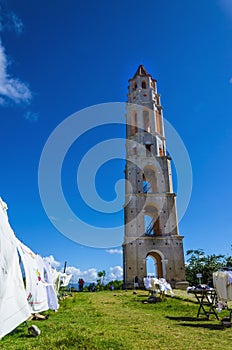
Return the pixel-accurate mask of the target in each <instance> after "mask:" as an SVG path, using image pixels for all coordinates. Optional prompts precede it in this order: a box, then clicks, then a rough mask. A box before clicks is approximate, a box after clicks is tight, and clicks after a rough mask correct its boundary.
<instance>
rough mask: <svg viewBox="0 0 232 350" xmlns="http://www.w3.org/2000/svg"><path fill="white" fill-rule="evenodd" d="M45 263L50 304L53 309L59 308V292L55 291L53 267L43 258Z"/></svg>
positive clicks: (45, 276)
mask: <svg viewBox="0 0 232 350" xmlns="http://www.w3.org/2000/svg"><path fill="white" fill-rule="evenodd" d="M43 263H44V278H45V281H46V283H47V286H46V291H47V297H48V306H49V309H51V310H57V309H58V308H59V304H58V298H57V293H56V292H55V289H54V286H53V280H52V269H51V265H50V264H49V262H48V261H46V260H44V259H43Z"/></svg>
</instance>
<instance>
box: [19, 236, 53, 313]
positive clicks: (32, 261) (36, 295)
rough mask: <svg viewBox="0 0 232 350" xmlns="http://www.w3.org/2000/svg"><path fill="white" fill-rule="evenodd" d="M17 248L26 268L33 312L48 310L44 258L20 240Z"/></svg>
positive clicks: (27, 287) (29, 301)
mask: <svg viewBox="0 0 232 350" xmlns="http://www.w3.org/2000/svg"><path fill="white" fill-rule="evenodd" d="M17 248H18V251H19V254H20V256H21V259H22V263H23V267H24V270H25V276H26V295H27V301H28V305H29V306H30V309H31V313H37V312H42V311H46V310H48V308H49V307H48V298H47V291H46V282H45V281H44V265H43V261H42V262H41V259H42V258H41V257H40V256H39V255H36V254H35V253H33V252H32V250H31V249H30V248H28V247H27V246H26V245H25V244H23V243H22V242H20V241H19V240H17Z"/></svg>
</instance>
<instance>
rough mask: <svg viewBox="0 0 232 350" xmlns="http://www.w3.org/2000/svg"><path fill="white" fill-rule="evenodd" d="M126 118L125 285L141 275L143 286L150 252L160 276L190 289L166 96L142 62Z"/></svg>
mask: <svg viewBox="0 0 232 350" xmlns="http://www.w3.org/2000/svg"><path fill="white" fill-rule="evenodd" d="M126 119H127V131H126V133H127V140H126V153H127V161H126V168H125V179H126V201H125V206H124V220H125V233H124V243H123V271H124V285H125V288H132V287H133V285H134V281H135V277H136V276H137V278H136V280H137V279H138V283H139V286H140V287H143V278H144V277H145V276H146V274H147V268H146V259H147V258H148V257H151V258H153V259H154V264H155V266H156V275H157V277H158V278H160V277H163V278H165V279H166V280H167V281H168V282H171V283H172V286H176V287H178V288H179V287H181V286H183V287H184V288H185V287H186V283H183V282H184V281H185V269H184V254H183V244H182V239H183V236H180V235H179V234H178V222H177V213H176V196H175V193H173V186H172V173H171V164H170V162H171V158H170V156H169V155H168V154H167V152H166V140H165V135H164V123H163V114H162V107H161V102H160V95H159V94H158V93H157V86H156V80H155V79H153V78H152V77H151V75H150V74H148V72H147V71H146V69H145V68H144V67H143V66H142V65H140V66H139V67H138V69H137V71H136V73H135V75H134V77H133V78H132V79H130V80H129V91H128V102H127V114H126ZM127 180H128V181H127Z"/></svg>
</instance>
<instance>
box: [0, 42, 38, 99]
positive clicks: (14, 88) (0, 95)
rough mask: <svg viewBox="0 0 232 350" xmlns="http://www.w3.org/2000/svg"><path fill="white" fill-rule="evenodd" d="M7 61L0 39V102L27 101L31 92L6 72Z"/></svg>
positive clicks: (24, 84)
mask: <svg viewBox="0 0 232 350" xmlns="http://www.w3.org/2000/svg"><path fill="white" fill-rule="evenodd" d="M8 65H9V62H8V59H7V56H6V53H5V48H4V47H3V45H2V42H1V40H0V103H1V105H4V104H6V103H8V102H9V101H11V102H14V103H29V102H30V101H31V99H32V94H31V91H30V89H29V87H28V86H27V84H26V83H23V82H22V81H21V80H20V79H18V78H14V77H12V76H10V75H9V74H8V72H7V68H8Z"/></svg>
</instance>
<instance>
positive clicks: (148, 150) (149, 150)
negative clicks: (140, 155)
mask: <svg viewBox="0 0 232 350" xmlns="http://www.w3.org/2000/svg"><path fill="white" fill-rule="evenodd" d="M145 147H146V156H148V157H149V156H151V144H146V145H145Z"/></svg>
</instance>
